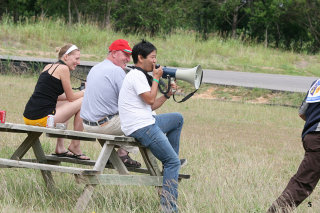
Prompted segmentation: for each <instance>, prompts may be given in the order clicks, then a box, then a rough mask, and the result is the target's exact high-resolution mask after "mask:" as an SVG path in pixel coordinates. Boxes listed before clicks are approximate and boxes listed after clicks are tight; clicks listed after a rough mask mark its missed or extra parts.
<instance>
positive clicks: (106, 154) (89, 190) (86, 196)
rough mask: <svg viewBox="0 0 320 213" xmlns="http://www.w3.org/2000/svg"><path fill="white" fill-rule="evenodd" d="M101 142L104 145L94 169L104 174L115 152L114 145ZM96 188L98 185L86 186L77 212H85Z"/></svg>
mask: <svg viewBox="0 0 320 213" xmlns="http://www.w3.org/2000/svg"><path fill="white" fill-rule="evenodd" d="M99 142H100V144H101V145H102V150H101V152H100V154H99V157H98V159H97V161H96V164H95V165H94V168H93V169H94V170H97V171H101V172H102V171H103V169H104V168H105V166H106V164H107V162H108V159H109V158H110V155H111V153H112V152H113V151H114V145H110V144H106V143H104V142H105V140H99ZM95 186H96V184H86V186H85V187H84V190H83V193H82V194H81V196H80V197H79V199H78V201H77V204H76V206H75V211H76V212H83V211H84V210H85V209H86V207H87V205H88V203H89V201H90V199H91V196H92V194H93V191H94V188H95Z"/></svg>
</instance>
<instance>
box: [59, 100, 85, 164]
mask: <svg viewBox="0 0 320 213" xmlns="http://www.w3.org/2000/svg"><path fill="white" fill-rule="evenodd" d="M82 99H83V98H79V99H77V100H75V101H73V102H69V101H58V103H57V107H56V114H55V119H54V120H55V123H66V122H67V121H68V120H69V119H70V118H71V117H72V116H74V122H73V125H74V130H76V131H83V125H82V119H81V118H80V109H81V103H82ZM63 141H64V140H63V138H58V140H57V146H56V150H55V151H56V153H63V152H66V151H67V150H66V149H65V147H64V143H63ZM68 149H69V150H70V151H71V152H73V153H74V154H76V155H79V154H82V151H81V149H80V141H79V140H72V141H71V144H70V146H69V148H68ZM80 158H81V159H89V158H88V157H86V156H81V157H80Z"/></svg>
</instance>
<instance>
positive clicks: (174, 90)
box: [170, 77, 177, 93]
mask: <svg viewBox="0 0 320 213" xmlns="http://www.w3.org/2000/svg"><path fill="white" fill-rule="evenodd" d="M170 80H171V81H170V82H171V85H172V84H175V80H176V79H175V78H174V77H171V79H170ZM171 88H172V87H171ZM171 91H172V92H173V93H175V92H176V91H177V90H176V89H171Z"/></svg>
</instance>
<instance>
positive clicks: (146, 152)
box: [139, 147, 162, 196]
mask: <svg viewBox="0 0 320 213" xmlns="http://www.w3.org/2000/svg"><path fill="white" fill-rule="evenodd" d="M139 149H140V153H141V155H142V158H143V160H144V162H145V163H146V166H147V168H148V170H149V172H150V175H151V176H162V173H161V171H160V169H159V166H158V163H157V159H156V157H155V156H154V155H153V154H152V152H151V151H150V149H148V148H146V147H139ZM156 189H157V192H158V195H159V196H160V195H161V192H162V186H156Z"/></svg>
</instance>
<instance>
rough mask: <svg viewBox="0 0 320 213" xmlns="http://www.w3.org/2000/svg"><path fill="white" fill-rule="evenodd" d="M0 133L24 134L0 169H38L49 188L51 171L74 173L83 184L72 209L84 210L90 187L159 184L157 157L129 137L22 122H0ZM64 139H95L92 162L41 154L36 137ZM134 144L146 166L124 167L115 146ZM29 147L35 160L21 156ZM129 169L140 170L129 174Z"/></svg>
mask: <svg viewBox="0 0 320 213" xmlns="http://www.w3.org/2000/svg"><path fill="white" fill-rule="evenodd" d="M0 132H13V133H26V134H27V136H26V138H25V139H24V141H22V142H21V144H20V145H19V147H18V148H17V149H16V150H15V152H14V153H13V154H12V156H11V158H10V159H6V158H0V168H16V167H20V168H31V169H39V170H40V171H41V174H42V177H43V179H44V181H45V184H46V186H47V187H48V189H49V190H52V189H53V188H54V180H53V177H52V173H51V172H62V173H70V174H73V175H74V176H75V180H76V182H77V183H83V184H85V187H84V191H83V193H82V194H81V196H80V197H79V198H78V201H77V204H76V205H75V209H76V210H77V211H84V210H85V208H86V206H87V204H88V202H89V201H90V199H91V196H92V193H93V191H94V187H95V186H96V185H98V184H102V185H148V186H156V187H161V186H162V180H163V176H162V171H161V170H160V169H159V167H158V162H157V159H156V158H155V157H154V155H153V154H152V153H151V151H150V150H149V149H148V148H146V147H144V146H142V145H141V144H140V143H139V142H137V141H136V140H135V139H134V138H132V137H125V136H114V135H106V134H97V133H89V132H79V131H73V130H61V129H54V128H46V127H37V126H29V125H24V124H13V123H4V124H3V123H0ZM43 133H45V134H46V136H47V137H53V138H67V139H76V140H81V141H90V142H96V141H98V142H99V143H100V145H101V147H102V149H101V151H100V154H99V156H98V158H97V160H96V161H94V160H79V159H76V158H68V157H57V156H55V155H45V153H44V151H43V149H42V145H41V142H40V136H41V135H42V134H43ZM122 145H129V146H137V147H139V151H140V153H141V155H142V158H143V161H144V163H145V165H146V167H147V168H127V167H126V166H125V165H124V163H123V162H122V160H121V159H120V157H119V156H118V154H117V152H116V150H115V148H117V147H119V146H122ZM30 148H32V149H33V152H34V155H35V157H36V159H23V157H24V155H25V154H26V153H27V152H28V151H29V150H30ZM61 162H68V163H72V165H73V164H81V165H86V166H87V167H89V169H88V168H83V167H80V168H79V167H75V166H61ZM105 168H109V169H115V170H116V171H117V172H118V174H108V173H103V172H104V169H105ZM130 172H134V173H140V175H137V174H131V173H130ZM189 178H190V175H184V174H180V175H179V180H181V179H189Z"/></svg>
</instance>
